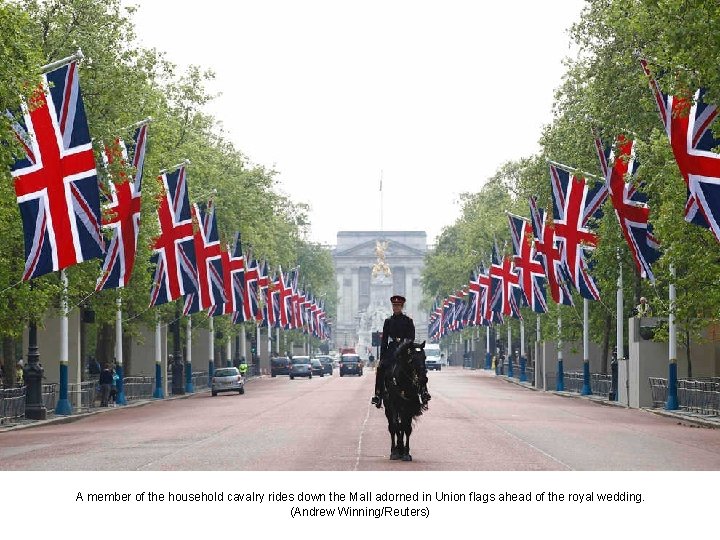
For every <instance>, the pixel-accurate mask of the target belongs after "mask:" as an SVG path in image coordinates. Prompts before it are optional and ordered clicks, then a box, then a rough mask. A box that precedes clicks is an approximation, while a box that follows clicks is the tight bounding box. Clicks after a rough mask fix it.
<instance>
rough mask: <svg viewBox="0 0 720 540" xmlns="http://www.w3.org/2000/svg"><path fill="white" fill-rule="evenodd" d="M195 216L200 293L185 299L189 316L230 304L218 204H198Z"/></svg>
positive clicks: (194, 235) (194, 206) (185, 311)
mask: <svg viewBox="0 0 720 540" xmlns="http://www.w3.org/2000/svg"><path fill="white" fill-rule="evenodd" d="M192 213H193V218H194V220H195V222H196V223H197V227H196V228H195V232H194V234H193V241H194V242H193V245H194V247H195V259H196V260H197V276H198V290H197V292H194V293H190V294H189V295H187V296H186V297H185V310H184V313H185V315H190V314H191V313H196V312H198V311H203V310H206V309H211V308H214V307H215V306H222V305H223V304H224V303H225V301H226V298H225V287H224V280H223V267H222V250H221V246H220V237H219V235H218V228H217V219H216V217H215V205H214V204H213V203H212V201H210V202H209V203H208V204H207V206H204V207H202V208H201V207H200V206H199V205H197V204H194V205H193V207H192Z"/></svg>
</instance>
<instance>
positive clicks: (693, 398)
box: [648, 377, 720, 416]
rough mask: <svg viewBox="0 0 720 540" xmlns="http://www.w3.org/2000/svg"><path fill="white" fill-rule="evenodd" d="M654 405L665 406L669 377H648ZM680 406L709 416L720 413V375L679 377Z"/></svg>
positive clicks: (657, 406)
mask: <svg viewBox="0 0 720 540" xmlns="http://www.w3.org/2000/svg"><path fill="white" fill-rule="evenodd" d="M648 381H649V383H650V391H651V393H652V400H653V407H656V408H659V407H664V406H665V403H666V402H667V392H668V387H667V379H663V378H661V377H648ZM677 393H678V406H679V407H680V408H681V409H683V410H685V411H689V412H694V413H698V414H704V415H707V416H718V415H720V377H703V378H697V379H679V380H678V384H677Z"/></svg>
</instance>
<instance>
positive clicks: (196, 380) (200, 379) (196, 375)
mask: <svg viewBox="0 0 720 540" xmlns="http://www.w3.org/2000/svg"><path fill="white" fill-rule="evenodd" d="M208 381H209V379H208V372H207V371H193V373H192V384H193V387H194V388H195V389H198V388H207V387H208V386H209V384H208Z"/></svg>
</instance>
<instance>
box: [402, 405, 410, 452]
mask: <svg viewBox="0 0 720 540" xmlns="http://www.w3.org/2000/svg"><path fill="white" fill-rule="evenodd" d="M402 429H403V431H404V432H405V449H404V452H403V455H402V460H403V461H412V455H411V454H410V434H411V433H412V417H411V416H408V417H406V418H403V426H402Z"/></svg>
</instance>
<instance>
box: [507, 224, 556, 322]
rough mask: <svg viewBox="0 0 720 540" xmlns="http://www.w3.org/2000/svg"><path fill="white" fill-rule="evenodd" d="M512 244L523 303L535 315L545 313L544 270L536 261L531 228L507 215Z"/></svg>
mask: <svg viewBox="0 0 720 540" xmlns="http://www.w3.org/2000/svg"><path fill="white" fill-rule="evenodd" d="M508 219H509V221H510V236H511V237H512V243H513V255H514V257H513V261H514V263H515V271H516V272H517V274H518V280H519V284H520V289H521V290H522V293H523V295H524V298H525V302H526V304H527V305H528V306H530V307H531V308H532V310H533V311H534V312H535V313H547V310H548V308H547V299H546V298H547V297H546V296H545V269H544V268H543V265H542V264H541V263H540V261H539V260H538V259H537V253H536V251H535V246H534V245H533V232H532V226H531V225H530V223H529V222H528V220H527V219H525V218H523V217H520V216H516V215H514V214H508Z"/></svg>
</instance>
